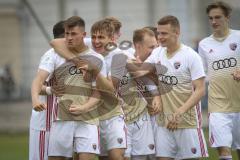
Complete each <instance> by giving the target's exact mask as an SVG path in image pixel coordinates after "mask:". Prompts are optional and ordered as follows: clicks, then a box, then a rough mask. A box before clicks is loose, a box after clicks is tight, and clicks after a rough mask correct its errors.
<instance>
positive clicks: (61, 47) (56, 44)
mask: <svg viewBox="0 0 240 160" xmlns="http://www.w3.org/2000/svg"><path fill="white" fill-rule="evenodd" d="M50 45H51V46H52V47H53V48H54V50H55V52H56V53H57V54H59V55H60V56H61V57H63V58H65V59H67V60H70V59H73V58H75V57H76V55H74V53H73V51H70V50H69V49H68V48H67V45H66V40H65V38H58V39H53V40H52V41H51V42H50Z"/></svg>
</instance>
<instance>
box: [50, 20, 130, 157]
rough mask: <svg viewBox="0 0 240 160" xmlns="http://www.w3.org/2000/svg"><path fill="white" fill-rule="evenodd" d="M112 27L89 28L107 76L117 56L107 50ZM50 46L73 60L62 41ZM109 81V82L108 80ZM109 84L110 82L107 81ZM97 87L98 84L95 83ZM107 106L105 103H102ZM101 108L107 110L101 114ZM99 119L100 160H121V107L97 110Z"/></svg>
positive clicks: (105, 23)
mask: <svg viewBox="0 0 240 160" xmlns="http://www.w3.org/2000/svg"><path fill="white" fill-rule="evenodd" d="M113 34H114V27H113V25H112V24H111V23H109V22H108V21H104V20H101V21H98V22H96V23H94V24H93V25H92V27H91V40H92V47H93V49H94V50H95V51H96V52H97V53H96V54H101V55H103V56H104V61H105V63H106V70H107V73H108V74H109V73H110V71H111V62H112V56H113V55H115V54H117V53H118V52H116V51H117V50H114V51H110V50H108V49H107V47H106V46H107V44H109V43H111V44H112V43H113V41H114V37H113V36H114V35H113ZM51 44H52V46H53V47H54V48H55V49H56V50H58V52H59V54H61V55H62V56H63V57H66V58H67V59H71V58H74V57H75V56H74V55H73V54H72V53H71V52H69V50H66V49H64V48H62V45H63V44H62V41H56V40H53V42H52V43H51ZM108 81H109V80H108ZM109 83H110V84H112V83H111V81H109ZM97 86H98V83H97ZM104 105H107V103H104ZM101 108H104V109H106V110H107V112H106V111H105V113H104V114H102V113H101V112H102V110H101ZM99 114H100V115H101V117H100V124H99V127H100V145H101V147H100V150H101V154H100V159H107V156H108V158H109V159H111V160H123V157H124V150H125V148H126V145H127V144H126V126H125V122H124V117H123V111H122V108H121V105H120V104H119V103H118V104H116V106H104V107H100V109H99Z"/></svg>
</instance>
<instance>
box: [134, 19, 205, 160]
mask: <svg viewBox="0 0 240 160" xmlns="http://www.w3.org/2000/svg"><path fill="white" fill-rule="evenodd" d="M157 29H158V33H159V41H160V43H161V46H160V47H158V48H156V49H154V50H153V52H152V54H151V55H150V56H149V57H148V58H147V59H146V61H145V63H150V64H149V65H147V66H148V67H149V68H147V70H148V72H151V71H154V70H155V72H156V73H157V75H158V80H159V89H160V92H161V99H162V106H163V112H162V113H160V114H159V115H158V117H157V123H158V125H156V126H155V128H154V136H155V145H156V157H157V158H158V159H159V160H167V159H169V160H170V159H194V158H199V157H206V156H208V153H207V150H206V144H205V139H204V136H203V132H202V129H201V108H200V104H199V101H200V99H201V98H202V96H203V95H204V89H205V86H204V77H205V74H204V70H203V64H202V61H201V58H200V57H199V55H198V54H197V53H196V52H195V51H194V50H193V49H191V48H190V47H188V46H186V45H184V44H182V43H181V42H180V40H179V36H180V24H179V21H178V19H177V18H176V17H174V16H171V15H170V16H165V17H163V18H161V19H160V20H159V21H158V26H157ZM151 64H153V65H151ZM161 66H165V68H166V70H163V67H161ZM131 68H132V69H131V70H133V69H135V70H136V67H131ZM140 69H141V70H142V69H144V70H146V68H144V66H143V67H142V66H141V67H140ZM144 74H146V73H141V72H138V73H135V76H142V75H144Z"/></svg>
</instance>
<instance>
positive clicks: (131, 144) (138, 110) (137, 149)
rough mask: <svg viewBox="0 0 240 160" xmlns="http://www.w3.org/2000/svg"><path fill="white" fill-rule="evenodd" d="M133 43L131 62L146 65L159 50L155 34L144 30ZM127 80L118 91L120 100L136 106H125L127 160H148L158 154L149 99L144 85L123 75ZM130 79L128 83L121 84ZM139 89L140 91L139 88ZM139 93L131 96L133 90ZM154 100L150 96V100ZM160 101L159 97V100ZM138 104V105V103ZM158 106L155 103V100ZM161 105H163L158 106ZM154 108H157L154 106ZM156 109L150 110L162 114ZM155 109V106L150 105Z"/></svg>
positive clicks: (138, 33)
mask: <svg viewBox="0 0 240 160" xmlns="http://www.w3.org/2000/svg"><path fill="white" fill-rule="evenodd" d="M133 43H134V47H135V54H134V55H133V56H130V54H128V59H133V60H136V59H137V58H138V59H140V60H141V61H144V60H145V59H146V58H147V57H148V56H149V55H150V54H151V52H152V50H153V49H154V48H155V47H157V41H156V38H155V35H154V33H153V31H151V30H149V29H147V28H143V29H137V30H135V31H134V33H133ZM123 77H124V78H122V80H121V81H120V83H121V85H120V87H119V89H118V90H119V92H120V94H121V95H122V96H121V97H122V98H123V99H125V101H130V102H134V99H136V103H135V104H134V103H129V104H128V105H125V106H123V109H124V113H125V115H126V118H125V121H126V124H127V130H128V132H127V134H128V137H127V143H128V145H127V150H126V151H125V157H126V159H132V160H146V159H147V156H149V155H154V154H155V145H154V137H153V130H152V124H151V120H150V116H149V114H148V112H147V101H146V100H145V98H144V96H146V88H145V85H144V84H143V82H142V81H140V80H138V81H135V80H134V79H133V78H132V77H131V75H130V74H129V73H128V72H127V69H126V74H124V75H123ZM126 78H127V81H125V82H127V83H122V82H124V80H125V79H126ZM136 87H137V88H136ZM134 88H135V92H136V93H137V94H136V93H133V92H131V90H134ZM149 97H153V96H152V95H148V97H146V98H149ZM157 98H158V99H159V100H160V97H157ZM137 102H138V103H137ZM155 102H156V99H155ZM158 103H160V102H158ZM154 105H155V104H154ZM156 105H157V107H155V106H154V107H153V108H151V109H152V111H154V112H158V111H159V107H160V106H159V104H156ZM149 106H152V105H149Z"/></svg>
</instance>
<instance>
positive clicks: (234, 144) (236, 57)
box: [199, 1, 240, 160]
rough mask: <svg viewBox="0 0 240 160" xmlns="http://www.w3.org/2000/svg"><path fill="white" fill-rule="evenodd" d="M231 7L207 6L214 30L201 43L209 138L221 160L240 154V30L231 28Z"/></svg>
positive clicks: (227, 159) (218, 4)
mask: <svg viewBox="0 0 240 160" xmlns="http://www.w3.org/2000/svg"><path fill="white" fill-rule="evenodd" d="M231 11H232V9H231V7H230V6H229V5H228V4H226V3H224V2H220V1H218V2H213V3H211V4H209V5H208V6H207V8H206V13H207V15H208V18H209V24H210V26H211V28H212V34H211V35H210V36H209V37H206V38H204V39H203V40H202V41H200V43H199V54H200V56H201V57H202V59H203V62H204V67H205V71H206V73H207V79H208V82H209V86H208V112H209V142H210V146H211V147H213V148H216V149H217V151H218V154H219V159H221V160H231V159H232V155H231V149H237V152H238V156H239V158H240V125H239V123H240V107H239V104H240V94H239V89H240V83H239V71H240V70H239V68H240V64H239V62H240V47H239V46H240V31H238V30H233V29H231V28H229V20H230V15H231Z"/></svg>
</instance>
